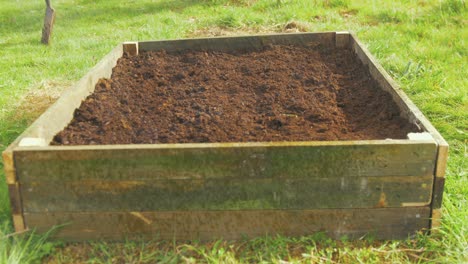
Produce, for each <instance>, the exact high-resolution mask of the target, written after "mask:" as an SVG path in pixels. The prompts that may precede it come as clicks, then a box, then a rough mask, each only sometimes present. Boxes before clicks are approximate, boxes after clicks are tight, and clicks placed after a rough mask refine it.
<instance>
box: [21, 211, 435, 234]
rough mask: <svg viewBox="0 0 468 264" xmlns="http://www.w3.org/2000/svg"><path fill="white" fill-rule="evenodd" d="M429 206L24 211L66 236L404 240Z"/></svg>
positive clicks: (34, 223) (424, 224)
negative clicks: (324, 235)
mask: <svg viewBox="0 0 468 264" xmlns="http://www.w3.org/2000/svg"><path fill="white" fill-rule="evenodd" d="M429 214H430V209H429V208H428V207H412V208H385V209H340V210H333V209H326V210H247V211H195V212H193V211H192V212H186V211H185V212H184V211H179V212H126V213H120V212H96V213H68V212H64V213H28V214H26V220H27V223H28V226H29V227H37V228H38V231H39V232H44V231H47V230H49V229H50V228H51V227H52V226H53V225H60V224H67V225H65V226H63V227H62V228H61V229H60V230H59V231H58V233H56V234H55V238H59V239H64V240H68V241H83V240H88V239H105V240H124V239H126V238H130V239H132V238H140V237H143V238H146V239H170V240H173V239H175V240H189V239H190V240H194V239H196V240H214V239H226V240H233V239H242V238H245V237H256V236H263V235H272V236H275V235H277V234H281V235H286V236H301V235H310V234H313V233H315V232H319V231H325V232H326V233H327V234H328V235H330V236H331V237H333V238H340V237H342V236H344V235H347V236H348V237H351V238H359V237H361V236H363V235H365V234H367V233H370V234H374V235H375V236H376V238H378V239H404V238H407V237H408V236H410V235H412V234H414V233H415V232H416V231H418V230H421V229H427V228H428V227H429V217H430V215H429Z"/></svg>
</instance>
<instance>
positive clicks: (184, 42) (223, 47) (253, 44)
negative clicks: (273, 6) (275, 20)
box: [138, 32, 336, 52]
mask: <svg viewBox="0 0 468 264" xmlns="http://www.w3.org/2000/svg"><path fill="white" fill-rule="evenodd" d="M335 35H336V33H335V32H321V33H297V34H274V35H272V34H269V35H255V36H241V37H239V36H236V37H214V38H213V37H210V38H194V39H178V40H161V41H143V42H139V43H138V44H139V46H138V49H139V50H140V51H155V50H162V49H164V50H166V51H167V52H175V51H183V50H213V51H227V52H229V51H237V50H249V51H250V50H252V51H253V50H260V49H263V48H264V47H265V46H267V45H271V44H278V45H301V46H306V45H308V44H309V43H311V42H315V43H320V44H322V45H324V46H328V47H334V46H335Z"/></svg>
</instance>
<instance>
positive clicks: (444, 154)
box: [431, 139, 449, 232]
mask: <svg viewBox="0 0 468 264" xmlns="http://www.w3.org/2000/svg"><path fill="white" fill-rule="evenodd" d="M437 143H438V148H437V156H436V167H435V173H434V189H433V194H432V205H431V208H432V213H431V231H432V232H437V229H438V228H439V227H440V225H441V220H442V211H441V210H442V198H443V193H444V185H445V170H446V169H447V159H448V150H449V146H448V144H447V142H446V141H445V140H443V139H440V140H438V142H437Z"/></svg>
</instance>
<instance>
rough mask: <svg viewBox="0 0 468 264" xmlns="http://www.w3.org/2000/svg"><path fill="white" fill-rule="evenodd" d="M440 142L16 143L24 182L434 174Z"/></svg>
mask: <svg viewBox="0 0 468 264" xmlns="http://www.w3.org/2000/svg"><path fill="white" fill-rule="evenodd" d="M435 155H436V146H435V144H434V143H431V142H425V141H421V142H417V141H412V143H410V141H407V140H402V141H397V140H389V141H373V142H372V141H368V142H353V141H347V142H342V143H328V144H324V143H314V142H309V143H308V142H298V143H292V142H287V143H285V144H269V143H258V144H235V143H234V144H214V143H212V144H167V145H164V144H161V145H146V146H145V145H129V146H125V145H120V146H119V145H114V146H103V147H101V148H97V147H93V146H90V147H80V146H77V147H68V146H67V147H48V148H17V151H16V152H15V160H16V162H17V164H16V166H17V168H16V173H17V176H18V180H19V182H21V183H27V182H40V181H76V180H92V179H97V180H145V179H146V180H157V179H172V180H174V179H216V178H224V179H228V178H248V179H261V178H289V179H295V178H304V177H310V178H314V177H315V178H316V177H321V178H333V177H365V176H370V177H377V176H428V175H433V172H434V166H435Z"/></svg>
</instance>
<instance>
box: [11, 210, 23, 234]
mask: <svg viewBox="0 0 468 264" xmlns="http://www.w3.org/2000/svg"><path fill="white" fill-rule="evenodd" d="M12 218H13V227H14V228H15V232H17V233H19V232H23V231H25V230H26V225H25V223H24V217H23V215H22V214H13V215H12Z"/></svg>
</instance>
